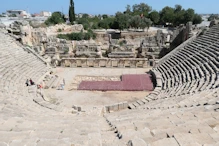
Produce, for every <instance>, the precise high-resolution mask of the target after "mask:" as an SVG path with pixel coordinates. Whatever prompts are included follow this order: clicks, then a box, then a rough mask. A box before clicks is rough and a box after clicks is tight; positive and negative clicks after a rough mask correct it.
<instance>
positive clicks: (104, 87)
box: [78, 74, 154, 91]
mask: <svg viewBox="0 0 219 146" xmlns="http://www.w3.org/2000/svg"><path fill="white" fill-rule="evenodd" d="M153 89H154V88H153V83H152V81H151V76H150V75H149V74H130V75H122V77H121V81H82V82H81V83H80V84H79V86H78V90H95V91H153Z"/></svg>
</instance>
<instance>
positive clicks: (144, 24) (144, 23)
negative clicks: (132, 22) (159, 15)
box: [140, 17, 152, 30]
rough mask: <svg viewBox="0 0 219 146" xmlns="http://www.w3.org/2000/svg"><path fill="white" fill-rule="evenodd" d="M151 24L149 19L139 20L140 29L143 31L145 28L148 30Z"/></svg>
mask: <svg viewBox="0 0 219 146" xmlns="http://www.w3.org/2000/svg"><path fill="white" fill-rule="evenodd" d="M151 24H152V21H151V20H150V19H148V18H145V17H143V18H141V23H140V28H142V29H143V30H144V29H145V28H147V29H149V27H150V26H151Z"/></svg>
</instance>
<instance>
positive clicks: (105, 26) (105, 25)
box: [98, 19, 109, 29]
mask: <svg viewBox="0 0 219 146" xmlns="http://www.w3.org/2000/svg"><path fill="white" fill-rule="evenodd" d="M98 27H100V28H103V29H108V28H109V23H108V21H107V20H106V19H103V20H101V21H100V22H99V23H98Z"/></svg>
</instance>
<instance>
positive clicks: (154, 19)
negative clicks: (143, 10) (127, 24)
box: [149, 11, 160, 24]
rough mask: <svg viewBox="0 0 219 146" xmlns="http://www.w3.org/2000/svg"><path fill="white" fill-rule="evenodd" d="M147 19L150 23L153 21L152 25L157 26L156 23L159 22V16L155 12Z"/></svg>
mask: <svg viewBox="0 0 219 146" xmlns="http://www.w3.org/2000/svg"><path fill="white" fill-rule="evenodd" d="M149 18H150V19H151V21H153V23H154V24H158V22H159V21H160V15H159V13H158V12H157V11H152V12H151V13H150V14H149Z"/></svg>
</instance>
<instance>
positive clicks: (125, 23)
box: [115, 12, 131, 31]
mask: <svg viewBox="0 0 219 146" xmlns="http://www.w3.org/2000/svg"><path fill="white" fill-rule="evenodd" d="M130 19H131V16H130V15H128V14H123V13H121V12H117V13H116V20H115V21H116V23H118V29H119V30H120V31H121V30H124V29H127V28H129V26H130V24H129V22H130Z"/></svg>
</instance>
